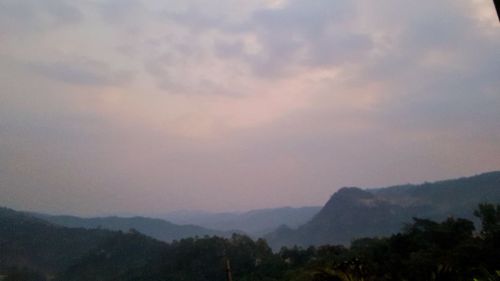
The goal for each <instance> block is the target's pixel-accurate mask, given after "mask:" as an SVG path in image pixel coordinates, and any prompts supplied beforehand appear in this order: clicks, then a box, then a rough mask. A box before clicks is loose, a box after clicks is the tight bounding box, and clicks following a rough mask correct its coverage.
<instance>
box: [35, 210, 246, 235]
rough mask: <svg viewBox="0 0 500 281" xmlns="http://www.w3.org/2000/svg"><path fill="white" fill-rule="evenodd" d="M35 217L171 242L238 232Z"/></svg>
mask: <svg viewBox="0 0 500 281" xmlns="http://www.w3.org/2000/svg"><path fill="white" fill-rule="evenodd" d="M33 215H34V216H35V217H38V218H40V219H43V220H45V221H47V222H49V223H52V224H55V225H60V226H65V227H71V228H85V229H107V230H115V231H129V230H130V229H133V230H136V231H138V232H140V233H142V234H145V235H147V236H150V237H153V238H155V239H158V240H161V241H164V242H171V241H173V240H179V239H182V238H187V237H195V236H199V237H203V236H219V237H229V236H231V234H232V233H233V232H238V231H218V230H213V229H208V228H204V227H201V226H197V225H188V224H186V225H179V224H174V223H171V222H169V221H165V220H162V219H154V218H146V217H116V216H111V217H96V218H80V217H75V216H51V215H45V214H33Z"/></svg>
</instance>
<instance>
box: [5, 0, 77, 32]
mask: <svg viewBox="0 0 500 281" xmlns="http://www.w3.org/2000/svg"><path fill="white" fill-rule="evenodd" d="M83 18H84V15H83V13H82V12H81V11H80V9H79V8H78V7H77V6H75V5H73V4H72V3H71V2H69V1H64V0H46V1H38V0H0V30H4V31H6V32H33V31H40V30H45V29H47V28H54V27H59V26H63V25H68V24H75V23H79V22H81V21H82V20H83ZM16 35H19V34H16Z"/></svg>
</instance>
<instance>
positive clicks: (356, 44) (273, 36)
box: [219, 0, 372, 77]
mask: <svg viewBox="0 0 500 281" xmlns="http://www.w3.org/2000/svg"><path fill="white" fill-rule="evenodd" d="M355 14H356V10H355V6H354V5H353V4H352V2H351V1H326V0H325V1H314V2H310V1H300V0H293V1H289V2H288V3H287V4H286V6H285V7H283V8H279V9H261V10H258V11H255V13H254V14H253V17H252V19H251V22H250V23H248V24H247V26H248V28H249V30H251V31H252V32H256V34H257V36H258V39H259V43H260V44H261V45H262V46H263V50H262V52H261V53H258V54H255V55H253V56H243V58H244V59H245V60H246V61H247V63H249V64H250V65H251V66H252V68H253V69H254V72H255V73H256V74H257V75H260V76H263V77H269V76H271V77H272V76H275V75H286V74H287V73H288V72H289V71H290V67H291V66H294V65H302V66H304V65H307V66H308V67H325V66H333V65H338V64H342V63H345V62H349V61H352V60H358V59H361V57H362V55H363V54H364V53H366V52H367V51H369V50H370V48H371V47H372V42H371V38H370V36H368V35H365V34H361V33H356V31H353V30H349V31H351V33H347V32H346V30H345V29H344V27H343V25H344V24H345V23H347V22H349V21H350V20H353V19H354V18H355ZM332 28H333V30H332ZM219 53H222V54H224V50H223V49H221V50H219Z"/></svg>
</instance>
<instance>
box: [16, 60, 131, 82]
mask: <svg viewBox="0 0 500 281" xmlns="http://www.w3.org/2000/svg"><path fill="white" fill-rule="evenodd" d="M25 67H26V68H27V69H29V70H31V71H33V72H35V73H37V74H39V75H41V76H44V77H46V78H48V79H52V80H55V81H59V82H64V83H67V84H73V85H79V86H113V85H115V86H116V85H122V84H124V83H128V82H130V80H131V78H132V73H131V72H129V71H113V70H111V69H110V67H109V66H108V65H107V64H106V63H104V62H100V61H95V60H90V59H86V58H73V59H69V60H65V61H55V62H54V61H52V62H34V63H27V64H25Z"/></svg>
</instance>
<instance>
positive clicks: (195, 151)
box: [0, 0, 500, 215]
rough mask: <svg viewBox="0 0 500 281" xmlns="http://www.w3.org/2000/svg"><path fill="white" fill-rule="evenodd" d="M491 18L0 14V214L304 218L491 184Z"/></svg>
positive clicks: (284, 8)
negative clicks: (417, 187)
mask: <svg viewBox="0 0 500 281" xmlns="http://www.w3.org/2000/svg"><path fill="white" fill-rule="evenodd" d="M499 77H500V24H499V22H498V19H497V17H496V14H495V12H494V8H493V3H492V1H486V0H484V1H481V0H440V1H435V0H423V1H406V0H404V1H400V0H398V1H396V0H379V1H368V0H366V1H361V0H359V1H352V0H337V1H330V0H315V1H305V0H289V1H280V0H274V1H273V0H256V1H235V0H216V1H199V0H190V1H186V0H179V1H159V0H151V1H146V0H143V1H139V0H137V1H136V0H103V1H84V0H76V1H70V0H44V1H40V0H0V205H3V206H7V207H11V208H16V209H22V210H34V211H41V212H49V213H66V214H80V215H97V214H109V213H124V212H126V213H136V214H145V213H161V212H168V211H172V210H178V209H202V210H209V211H227V210H247V209H253V208H264V207H274V206H306V205H322V204H323V203H324V202H326V201H327V200H328V198H329V196H330V195H331V194H332V193H333V192H334V191H335V190H337V189H339V188H340V187H342V186H362V187H376V186H385V185H390V184H399V183H407V182H414V183H419V182H423V181H432V180H439V179H445V178H454V177H459V176H467V175H473V174H476V173H480V172H485V171H490V170H498V169H499V168H500V145H499V144H500V122H499V121H500V93H499V89H500V79H499Z"/></svg>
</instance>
